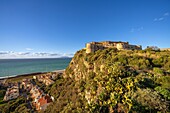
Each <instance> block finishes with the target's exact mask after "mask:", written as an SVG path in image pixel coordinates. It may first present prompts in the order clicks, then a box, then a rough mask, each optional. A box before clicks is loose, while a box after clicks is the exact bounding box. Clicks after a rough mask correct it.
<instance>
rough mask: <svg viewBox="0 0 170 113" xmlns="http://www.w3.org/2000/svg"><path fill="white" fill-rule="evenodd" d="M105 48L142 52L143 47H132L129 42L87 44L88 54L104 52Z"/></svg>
mask: <svg viewBox="0 0 170 113" xmlns="http://www.w3.org/2000/svg"><path fill="white" fill-rule="evenodd" d="M105 48H117V49H118V50H142V46H141V45H130V44H129V42H121V41H119V42H112V41H104V42H90V43H86V53H91V52H95V51H97V50H103V49H105Z"/></svg>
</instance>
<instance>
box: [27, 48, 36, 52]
mask: <svg viewBox="0 0 170 113" xmlns="http://www.w3.org/2000/svg"><path fill="white" fill-rule="evenodd" d="M25 49H26V50H27V51H32V50H34V49H32V48H25Z"/></svg>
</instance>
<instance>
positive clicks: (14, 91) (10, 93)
mask: <svg viewBox="0 0 170 113" xmlns="http://www.w3.org/2000/svg"><path fill="white" fill-rule="evenodd" d="M18 96H19V87H18V86H13V87H11V88H7V91H6V94H5V96H4V101H8V100H11V99H15V98H17V97H18Z"/></svg>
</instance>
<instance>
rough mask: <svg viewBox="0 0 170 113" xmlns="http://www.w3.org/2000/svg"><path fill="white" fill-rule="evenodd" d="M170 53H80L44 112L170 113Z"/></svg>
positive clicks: (53, 88)
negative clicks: (52, 101)
mask: <svg viewBox="0 0 170 113" xmlns="http://www.w3.org/2000/svg"><path fill="white" fill-rule="evenodd" d="M169 55H170V52H169V51H152V50H139V51H137V50H135V51H125V50H124V51H118V50H116V49H105V50H99V51H96V52H95V53H90V54H86V53H85V50H84V49H83V50H80V51H78V52H77V53H76V54H75V56H74V58H73V59H72V61H71V62H70V65H69V66H68V67H67V69H66V72H65V73H66V75H64V78H62V77H61V78H59V79H57V80H56V82H55V84H53V85H52V87H51V89H49V90H48V92H49V94H51V95H53V96H54V97H55V102H54V103H53V104H51V106H49V107H48V109H47V110H46V111H45V112H47V113H48V112H52V113H54V112H75V113H79V112H80V113H81V112H92V113H93V112H95V113H99V112H110V113H113V112H139V111H140V112H170V107H169V101H170V87H169V86H170V56H169Z"/></svg>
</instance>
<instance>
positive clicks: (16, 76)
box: [0, 69, 65, 80]
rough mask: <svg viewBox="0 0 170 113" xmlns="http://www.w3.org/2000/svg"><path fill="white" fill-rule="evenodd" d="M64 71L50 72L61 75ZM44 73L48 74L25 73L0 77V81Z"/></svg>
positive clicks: (38, 73) (37, 73)
mask: <svg viewBox="0 0 170 113" xmlns="http://www.w3.org/2000/svg"><path fill="white" fill-rule="evenodd" d="M64 71H65V69H61V70H54V71H51V72H55V73H63V72H64ZM45 73H49V72H35V73H27V74H21V75H11V76H4V77H0V80H4V79H12V78H19V77H27V76H35V75H40V74H45Z"/></svg>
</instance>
